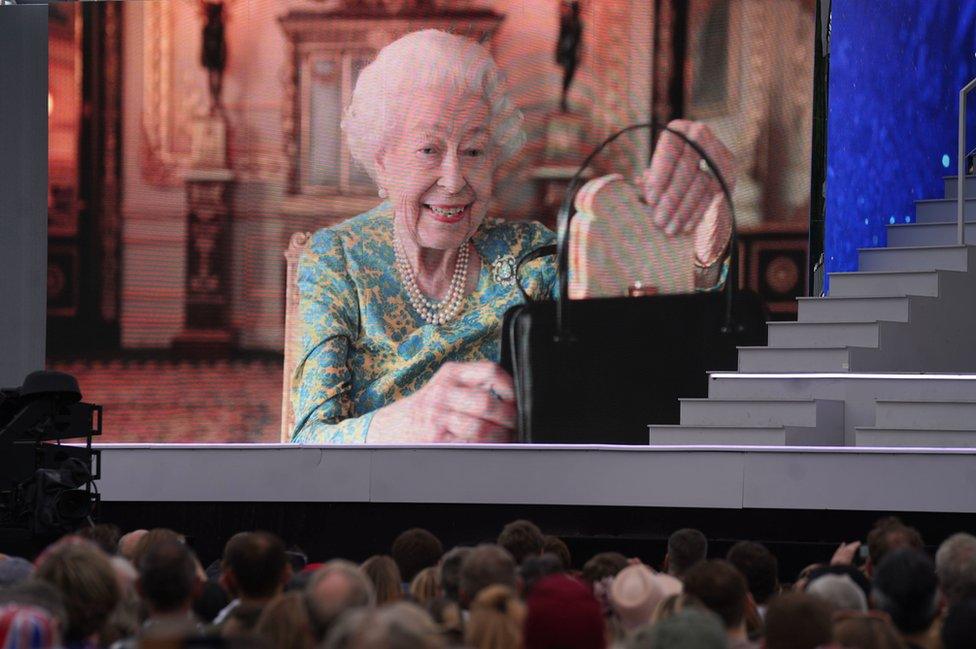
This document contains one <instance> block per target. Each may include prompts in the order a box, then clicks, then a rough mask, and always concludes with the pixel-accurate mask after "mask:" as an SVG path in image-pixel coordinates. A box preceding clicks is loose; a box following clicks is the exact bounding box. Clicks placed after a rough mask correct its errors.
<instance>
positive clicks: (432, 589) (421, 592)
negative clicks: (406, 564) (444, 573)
mask: <svg viewBox="0 0 976 649" xmlns="http://www.w3.org/2000/svg"><path fill="white" fill-rule="evenodd" d="M437 576H438V570H437V566H429V567H427V568H424V569H423V570H421V571H420V572H418V573H417V576H416V577H414V578H413V581H411V582H410V596H411V597H413V598H414V600H415V601H416V602H417V603H418V604H426V603H427V602H429V601H430V600H432V599H434V598H435V597H437V589H438V588H439V586H440V584H439V583H438V581H439V580H438V578H437Z"/></svg>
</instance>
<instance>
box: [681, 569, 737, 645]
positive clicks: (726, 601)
mask: <svg viewBox="0 0 976 649" xmlns="http://www.w3.org/2000/svg"><path fill="white" fill-rule="evenodd" d="M683 581H684V584H685V592H686V593H688V594H689V595H694V596H695V597H697V598H698V599H700V600H701V602H702V603H703V604H704V605H705V606H707V607H708V609H709V610H710V611H714V612H715V613H717V614H718V616H719V617H720V618H722V623H723V624H725V628H726V629H733V628H735V627H737V626H738V625H739V624H741V623H742V620H743V618H744V616H745V611H746V598H747V596H748V593H749V590H748V588H747V587H746V579H745V577H743V576H742V574H741V573H740V572H739V571H738V570H736V569H735V566H733V565H732V564H731V563H729V562H728V561H723V560H721V559H711V560H707V561H700V562H698V563H697V564H695V565H694V566H692V567H691V568H690V569H689V570H688V572H686V573H685V576H684V579H683Z"/></svg>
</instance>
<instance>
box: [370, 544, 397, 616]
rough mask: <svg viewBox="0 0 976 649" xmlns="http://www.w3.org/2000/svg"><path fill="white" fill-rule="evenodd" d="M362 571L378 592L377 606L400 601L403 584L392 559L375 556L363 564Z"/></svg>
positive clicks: (379, 555)
mask: <svg viewBox="0 0 976 649" xmlns="http://www.w3.org/2000/svg"><path fill="white" fill-rule="evenodd" d="M360 569H361V570H362V571H363V573H364V574H365V575H366V577H367V578H368V579H369V580H370V582H372V584H373V589H374V590H375V592H376V605H377V606H382V605H383V604H389V603H391V602H395V601H397V600H399V599H400V597H401V595H402V594H403V592H402V588H403V584H402V582H401V577H400V569H399V568H397V564H396V562H395V561H394V560H393V558H392V557H389V556H387V555H385V554H375V555H373V556H371V557H370V558H368V559H366V561H364V562H363V565H362V566H360Z"/></svg>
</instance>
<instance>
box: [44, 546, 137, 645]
mask: <svg viewBox="0 0 976 649" xmlns="http://www.w3.org/2000/svg"><path fill="white" fill-rule="evenodd" d="M34 576H35V577H36V578H37V579H39V580H41V581H44V582H47V583H49V584H51V585H52V586H54V587H55V588H56V589H57V590H58V592H60V593H61V599H62V601H63V603H64V608H65V611H66V612H67V614H68V626H67V628H66V629H65V630H64V640H65V642H67V643H80V642H84V641H85V640H86V639H88V638H90V637H91V636H93V635H94V634H95V633H96V632H98V631H99V630H100V629H101V628H102V626H103V625H104V624H105V622H106V620H108V618H109V615H111V613H112V610H113V609H114V608H115V605H116V604H118V602H119V597H120V593H119V584H118V581H116V578H115V572H114V571H113V570H112V565H111V564H110V563H109V560H108V557H107V556H105V553H104V552H102V551H101V550H99V549H98V548H97V547H96V546H95V545H93V544H90V543H88V542H81V543H68V544H65V545H61V546H58V547H54V548H51V549H49V550H47V551H46V552H45V553H44V555H43V556H42V557H41V559H40V565H38V566H37V570H36V572H35V575H34Z"/></svg>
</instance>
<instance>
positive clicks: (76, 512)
mask: <svg viewBox="0 0 976 649" xmlns="http://www.w3.org/2000/svg"><path fill="white" fill-rule="evenodd" d="M101 433H102V407H101V406H98V405H94V404H91V403H83V402H82V401H81V390H79V388H78V381H77V380H75V378H74V377H73V376H71V375H69V374H64V373H62V372H51V371H39V372H33V373H31V374H29V375H28V376H27V378H26V379H24V383H23V385H21V386H20V387H19V388H4V389H0V530H3V531H5V532H7V533H8V534H9V533H11V532H13V533H17V532H19V533H20V535H22V536H24V537H25V538H40V537H55V536H60V535H62V534H65V533H67V532H71V531H74V530H75V529H77V528H78V527H79V526H80V525H82V524H84V523H86V522H87V523H90V522H91V520H92V518H93V517H94V515H95V513H96V510H97V508H98V504H99V496H98V492H97V489H96V488H95V484H94V481H95V480H97V479H98V478H99V477H100V474H101V454H100V451H97V450H93V449H92V447H91V444H92V437H94V436H95V435H101ZM81 438H84V442H83V443H82V442H81V441H80V440H81ZM76 439H77V440H79V441H78V442H77V443H72V444H63V443H62V442H63V441H64V440H76Z"/></svg>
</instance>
